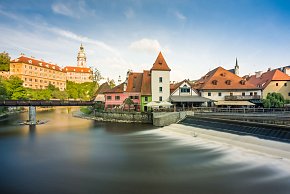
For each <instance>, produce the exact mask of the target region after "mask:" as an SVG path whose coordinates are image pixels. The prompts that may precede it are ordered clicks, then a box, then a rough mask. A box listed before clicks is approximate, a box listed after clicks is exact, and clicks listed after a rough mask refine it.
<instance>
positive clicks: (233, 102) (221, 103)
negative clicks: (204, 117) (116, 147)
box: [215, 100, 255, 106]
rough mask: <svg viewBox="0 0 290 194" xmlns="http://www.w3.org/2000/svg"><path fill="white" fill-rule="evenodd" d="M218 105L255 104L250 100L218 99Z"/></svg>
mask: <svg viewBox="0 0 290 194" xmlns="http://www.w3.org/2000/svg"><path fill="white" fill-rule="evenodd" d="M215 105H216V106H222V105H225V106H254V105H255V104H253V103H251V102H249V101H222V100H221V101H217V102H215Z"/></svg>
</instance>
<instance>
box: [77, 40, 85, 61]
mask: <svg viewBox="0 0 290 194" xmlns="http://www.w3.org/2000/svg"><path fill="white" fill-rule="evenodd" d="M77 63H78V64H77V66H78V67H86V65H87V57H86V54H85V50H84V47H83V44H82V43H81V46H80V50H79V52H78V57H77Z"/></svg>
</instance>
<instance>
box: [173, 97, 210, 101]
mask: <svg viewBox="0 0 290 194" xmlns="http://www.w3.org/2000/svg"><path fill="white" fill-rule="evenodd" d="M170 100H171V101H172V102H211V101H212V100H211V99H209V98H205V97H202V96H170Z"/></svg>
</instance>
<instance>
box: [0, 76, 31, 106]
mask: <svg viewBox="0 0 290 194" xmlns="http://www.w3.org/2000/svg"><path fill="white" fill-rule="evenodd" d="M2 83H3V84H4V86H5V88H6V93H7V95H6V99H11V100H20V99H22V100H26V99H27V95H26V89H25V88H24V87H23V85H22V84H23V81H22V80H21V79H20V78H18V77H16V76H11V77H10V78H9V79H7V80H4V81H2Z"/></svg>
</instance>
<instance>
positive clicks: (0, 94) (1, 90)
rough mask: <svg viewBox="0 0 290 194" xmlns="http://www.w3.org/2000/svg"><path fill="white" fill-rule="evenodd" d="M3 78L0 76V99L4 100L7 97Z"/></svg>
mask: <svg viewBox="0 0 290 194" xmlns="http://www.w3.org/2000/svg"><path fill="white" fill-rule="evenodd" d="M3 80H4V79H3V78H2V77H1V76H0V100H5V99H6V98H7V91H6V88H5V85H4V83H3Z"/></svg>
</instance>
